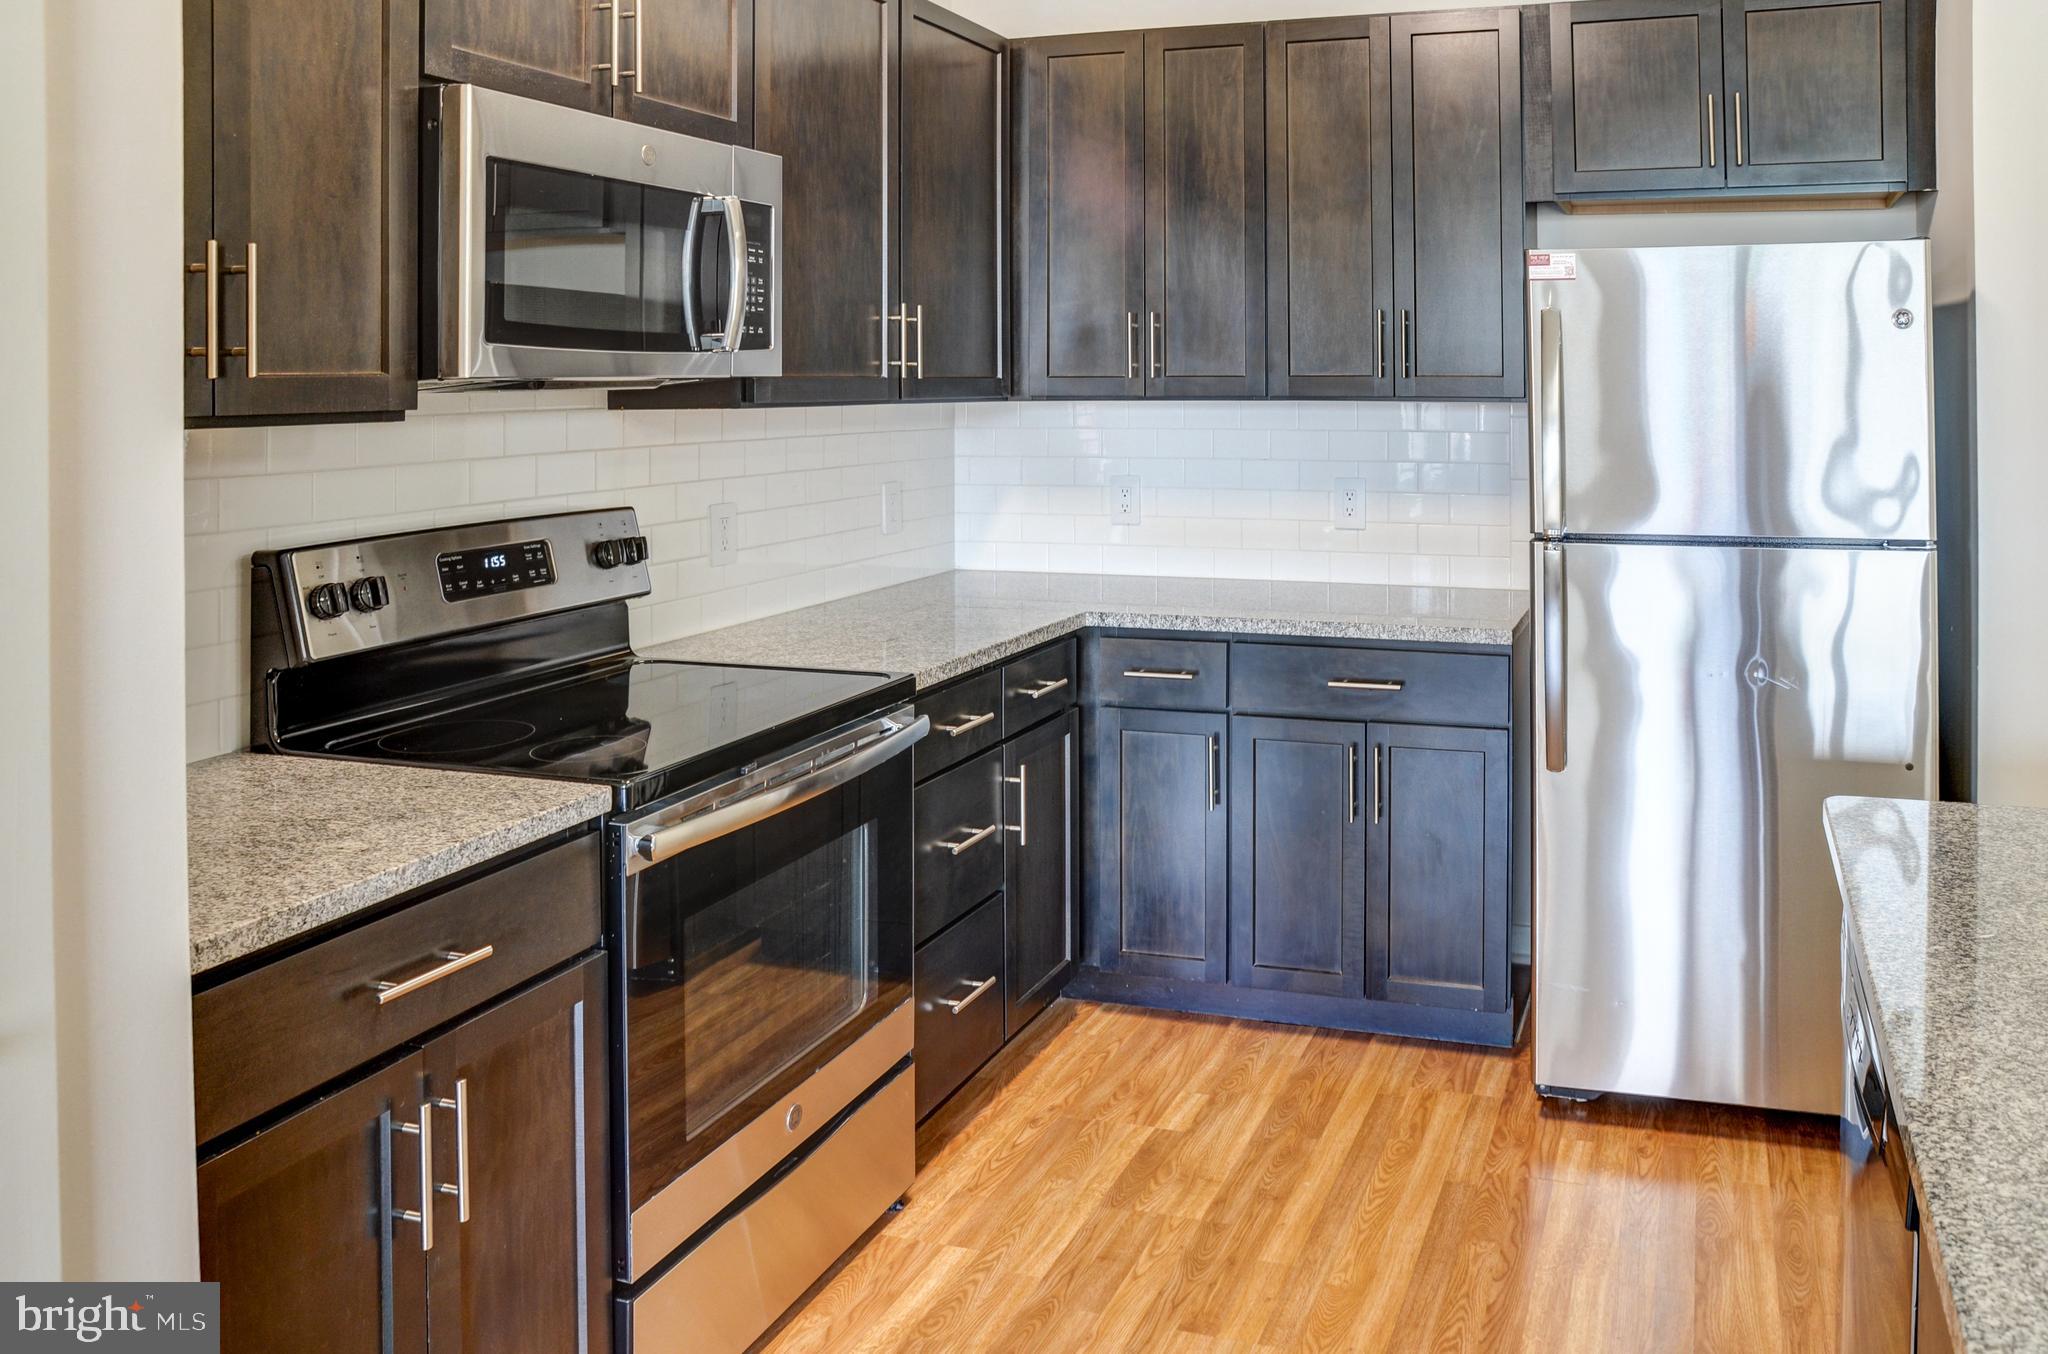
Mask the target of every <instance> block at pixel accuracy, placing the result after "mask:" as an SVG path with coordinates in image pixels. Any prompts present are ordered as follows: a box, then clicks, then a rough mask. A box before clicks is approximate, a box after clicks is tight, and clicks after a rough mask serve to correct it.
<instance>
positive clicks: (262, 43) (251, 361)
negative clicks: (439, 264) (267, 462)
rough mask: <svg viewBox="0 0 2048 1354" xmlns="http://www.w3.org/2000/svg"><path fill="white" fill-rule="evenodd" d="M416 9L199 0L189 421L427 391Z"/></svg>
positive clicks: (370, 409) (381, 3) (399, 1)
mask: <svg viewBox="0 0 2048 1354" xmlns="http://www.w3.org/2000/svg"><path fill="white" fill-rule="evenodd" d="M419 24H420V15H419V8H418V6H417V5H413V4H408V3H406V0H335V3H332V4H321V5H315V6H305V5H299V4H290V3H286V2H285V0H186V5H185V209H184V235H185V416H186V418H187V420H188V421H195V422H200V423H205V422H208V421H212V420H216V419H219V420H247V421H251V422H276V421H279V420H282V419H294V418H327V419H333V418H346V417H351V416H363V415H378V414H382V415H387V416H393V415H396V414H398V413H399V412H401V411H403V410H406V409H410V408H412V407H413V406H414V404H416V403H417V395H416V391H417V385H416V381H417V374H418V338H417V331H418V323H419V321H418V287H419V282H418V276H419V261H418V257H417V255H418V249H419V239H418V234H419V221H418V215H419V214H418V209H417V198H418V171H417V168H416V164H417V154H418V127H419V94H418V90H419V83H420V77H419V71H420V27H419ZM316 70H317V71H318V72H319V73H320V78H318V79H309V78H307V74H306V73H307V72H308V71H316Z"/></svg>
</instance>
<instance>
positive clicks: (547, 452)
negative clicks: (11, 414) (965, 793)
mask: <svg viewBox="0 0 2048 1354" xmlns="http://www.w3.org/2000/svg"><path fill="white" fill-rule="evenodd" d="M420 404H421V412H420V413H418V414H415V415H413V416H411V417H409V418H407V419H406V420H405V421H404V422H401V423H360V424H346V423H343V424H315V425H309V426H304V427H289V428H270V429H267V430H266V429H261V428H258V429H249V430H244V429H234V430H229V431H221V430H214V431H202V432H194V433H193V434H191V436H190V438H189V440H188V443H187V451H186V455H185V474H186V476H187V478H186V481H185V532H186V538H185V547H186V562H187V563H186V569H187V574H186V589H187V590H186V594H185V608H184V612H185V633H186V685H187V688H188V689H187V704H186V707H185V725H184V727H185V751H186V755H187V756H188V757H192V758H199V757H209V756H212V755H213V754H215V753H217V752H226V751H230V750H232V749H235V748H238V747H243V746H246V744H247V741H248V736H247V735H248V727H249V712H248V690H249V649H248V639H249V553H250V551H252V550H259V549H262V548H264V547H266V546H278V545H303V544H306V543H308V542H312V541H320V540H334V539H339V538H347V537H351V536H366V535H374V534H376V533H378V532H383V531H410V530H415V529H417V528H420V527H426V526H434V525H438V524H443V523H448V522H476V521H483V520H486V519H489V518H493V517H510V516H515V515H518V514H522V513H540V512H553V511H560V510H564V509H574V508H590V507H611V506H615V505H617V504H619V503H626V504H630V505H631V506H632V507H633V508H634V509H635V510H636V511H637V512H638V513H639V517H640V524H641V526H642V527H643V528H644V529H645V531H646V533H647V542H648V547H649V553H650V562H651V567H650V570H649V572H650V575H651V580H650V581H651V582H652V584H653V591H652V593H650V594H649V595H648V596H647V597H644V598H641V599H639V600H637V601H636V602H634V603H633V638H634V642H635V643H638V644H643V645H644V644H652V643H655V642H657V641H659V640H665V639H676V638H679V637H681V636H683V635H688V634H693V633H695V632H697V631H699V630H708V629H713V628H716V627H718V626H721V625H732V624H735V623H736V622H739V621H744V620H751V619H753V618H754V617H757V616H765V615H769V614H771V613H773V612H777V611H787V610H789V609H790V608H792V607H799V606H808V605H810V604H811V603H814V602H823V601H827V600H830V599H831V598H834V597H844V596H846V595H847V594H848V593H852V592H859V591H862V590H864V589H867V588H877V587H884V586H886V585H888V584H890V583H900V582H902V581H904V580H905V579H908V578H915V577H919V576H922V575H924V574H929V573H934V572H936V571H938V570H941V569H949V568H951V567H952V566H953V408H952V406H950V405H885V406H876V405H869V406H860V407H855V408H850V409H836V408H834V409H767V410H762V409H735V410H725V411H719V410H716V409H712V410H683V411H680V412H677V411H671V410H636V411H632V412H627V413H620V412H615V411H612V410H607V409H606V408H604V396H603V395H602V394H601V393H596V392H579V391H542V392H538V393H536V392H534V391H492V392H485V393H479V394H441V393H432V392H429V393H427V394H425V395H423V396H422V397H421V401H420ZM885 481H895V482H897V483H900V484H902V485H903V490H904V494H903V507H904V524H903V530H902V531H900V532H893V533H890V534H888V535H884V534H882V530H881V527H882V485H883V483H884V482H885ZM714 503H732V504H734V505H735V506H736V507H737V509H738V520H739V550H738V558H737V559H736V560H735V561H734V562H733V563H731V564H729V565H720V566H717V567H713V566H712V564H711V561H710V557H709V540H708V532H707V524H708V521H709V517H708V513H709V509H710V507H711V505H712V504H714Z"/></svg>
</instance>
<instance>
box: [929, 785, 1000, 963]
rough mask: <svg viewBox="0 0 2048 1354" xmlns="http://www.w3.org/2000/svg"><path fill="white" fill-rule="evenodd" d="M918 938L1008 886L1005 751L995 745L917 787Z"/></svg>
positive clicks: (935, 931)
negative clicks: (1005, 867) (1005, 869)
mask: <svg viewBox="0 0 2048 1354" xmlns="http://www.w3.org/2000/svg"><path fill="white" fill-rule="evenodd" d="M915 822H916V829H915V830H916V832H917V854H916V857H915V861H916V863H915V867H914V875H913V880H914V882H913V884H912V888H911V896H912V897H913V898H914V899H915V909H916V914H917V939H918V940H919V942H923V941H925V940H927V939H929V938H931V937H932V936H934V935H937V934H938V933H939V932H940V931H943V930H945V929H946V926H947V925H948V923H950V922H952V921H953V920H954V919H955V918H957V917H959V916H961V915H962V914H963V913H965V912H966V911H967V910H968V909H970V908H972V907H973V906H974V905H975V904H976V903H978V902H980V901H981V900H982V899H984V898H986V897H988V896H989V895H990V894H991V893H994V892H995V891H996V890H997V889H999V888H1001V887H1002V886H1003V754H1002V751H1001V750H1000V749H998V748H990V749H989V750H988V751H987V752H984V753H983V754H982V755H981V756H979V757H976V758H975V759H974V760H973V761H971V762H968V763H967V764H966V765H964V766H956V767H954V768H953V769H952V770H951V771H948V772H946V774H944V775H943V776H939V777H936V778H935V779H932V780H928V781H926V782H925V783H924V784H922V785H920V786H918V787H917V798H916V814H915Z"/></svg>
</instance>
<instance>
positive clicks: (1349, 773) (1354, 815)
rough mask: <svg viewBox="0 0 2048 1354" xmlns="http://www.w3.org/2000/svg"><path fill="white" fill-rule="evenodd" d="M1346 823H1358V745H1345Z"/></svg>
mask: <svg viewBox="0 0 2048 1354" xmlns="http://www.w3.org/2000/svg"><path fill="white" fill-rule="evenodd" d="M1344 821H1345V822H1347V823H1355V822H1357V821H1358V744H1356V743H1346V744H1345V745H1344Z"/></svg>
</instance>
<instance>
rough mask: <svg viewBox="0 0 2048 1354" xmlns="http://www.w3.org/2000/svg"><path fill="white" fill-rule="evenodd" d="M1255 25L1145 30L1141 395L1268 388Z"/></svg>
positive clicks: (1261, 62) (1259, 31) (1261, 93)
mask: <svg viewBox="0 0 2048 1354" xmlns="http://www.w3.org/2000/svg"><path fill="white" fill-rule="evenodd" d="M1265 79H1266V58H1265V30H1264V29H1263V28H1262V27H1260V26H1259V25H1257V24H1239V25H1231V26H1227V27H1214V28H1169V29H1164V30H1160V31H1157V32H1152V33H1147V34H1146V35H1145V255H1146V258H1145V308H1146V323H1147V333H1146V334H1145V335H1144V336H1143V337H1144V340H1145V342H1144V345H1143V346H1144V349H1145V363H1146V383H1145V390H1146V393H1147V394H1148V395H1159V396H1166V397H1169V398H1186V397H1190V396H1234V397H1239V398H1243V397H1247V396H1256V395H1263V394H1264V393H1265V391H1266V287H1265V261H1266V220H1265V183H1266V169H1265Z"/></svg>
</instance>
